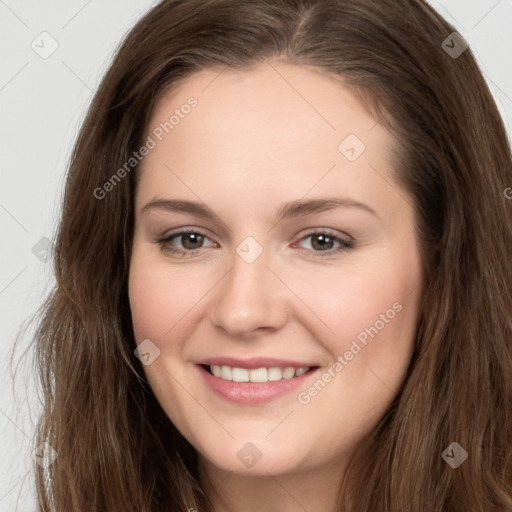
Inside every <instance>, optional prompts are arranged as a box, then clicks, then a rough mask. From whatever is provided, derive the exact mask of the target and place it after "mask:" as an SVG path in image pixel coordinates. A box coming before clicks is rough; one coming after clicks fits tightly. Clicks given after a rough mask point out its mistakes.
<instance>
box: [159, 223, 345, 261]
mask: <svg viewBox="0 0 512 512" xmlns="http://www.w3.org/2000/svg"><path fill="white" fill-rule="evenodd" d="M190 234H194V235H201V236H203V237H205V238H208V237H207V236H206V235H205V234H204V233H201V232H200V231H196V230H184V231H179V232H178V233H173V234H171V235H169V236H166V237H164V238H161V239H159V240H157V243H158V244H159V245H160V247H161V248H162V250H163V251H165V252H167V253H169V254H172V255H176V256H180V257H182V258H187V257H192V256H195V255H196V254H197V253H198V252H199V251H201V250H202V249H203V248H199V249H191V250H182V249H175V248H174V247H172V246H171V245H170V242H171V241H172V240H173V239H174V238H180V237H181V236H184V235H190ZM315 235H327V236H328V237H329V238H331V239H332V240H333V241H335V242H338V243H339V244H340V245H339V247H337V248H334V249H329V250H326V251H315V250H312V249H302V250H301V252H304V253H307V254H311V252H313V253H316V254H318V256H320V257H326V256H333V255H334V254H339V253H342V252H348V251H350V250H351V249H353V248H354V246H355V241H354V239H350V240H343V239H342V238H340V237H338V236H336V235H335V234H334V233H333V232H332V231H330V230H329V229H323V230H316V231H312V232H310V233H307V234H306V235H304V236H303V237H302V238H301V239H300V240H299V241H302V240H304V239H306V238H309V237H312V236H315Z"/></svg>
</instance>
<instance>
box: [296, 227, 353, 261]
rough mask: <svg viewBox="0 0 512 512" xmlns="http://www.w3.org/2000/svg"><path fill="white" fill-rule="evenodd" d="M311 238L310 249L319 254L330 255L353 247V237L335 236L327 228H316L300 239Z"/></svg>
mask: <svg viewBox="0 0 512 512" xmlns="http://www.w3.org/2000/svg"><path fill="white" fill-rule="evenodd" d="M307 239H311V243H310V244H309V245H310V246H311V250H308V251H307V252H308V253H311V251H313V252H315V253H319V254H318V255H319V256H332V255H333V254H337V253H340V252H347V251H349V250H351V249H353V248H354V245H355V242H354V239H353V238H347V239H346V240H344V239H343V238H340V237H338V236H336V235H335V234H334V233H332V232H331V231H329V230H326V229H323V230H316V231H313V232H311V233H309V234H307V235H306V236H304V237H302V238H301V240H307Z"/></svg>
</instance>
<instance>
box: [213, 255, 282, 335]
mask: <svg viewBox="0 0 512 512" xmlns="http://www.w3.org/2000/svg"><path fill="white" fill-rule="evenodd" d="M269 259H270V258H269V257H268V255H267V251H263V253H262V254H261V255H260V256H259V257H258V258H257V259H256V260H255V261H253V262H251V263H248V262H247V261H245V260H244V259H243V258H242V257H240V256H239V254H238V253H236V252H234V254H233V258H232V260H231V261H232V267H231V270H230V271H229V272H228V273H227V275H225V277H224V278H223V279H222V280H221V282H220V283H219V284H218V285H217V286H216V287H215V288H214V300H213V306H212V307H211V309H210V320H211V322H212V323H213V324H214V325H215V326H217V327H218V328H221V329H222V330H224V331H225V332H226V333H228V334H229V335H230V336H232V337H237V338H246V337H250V336H253V335H254V334H256V333H270V332H274V331H276V330H278V329H280V328H281V327H282V326H283V325H284V324H285V323H286V322H287V320H288V316H289V308H288V304H287V295H286V287H285V286H284V285H283V282H282V281H281V280H280V279H279V278H278V277H277V276H276V274H278V272H276V270H274V269H272V270H271V269H270V268H269V266H270V267H271V268H272V266H273V265H269V263H270V262H269Z"/></svg>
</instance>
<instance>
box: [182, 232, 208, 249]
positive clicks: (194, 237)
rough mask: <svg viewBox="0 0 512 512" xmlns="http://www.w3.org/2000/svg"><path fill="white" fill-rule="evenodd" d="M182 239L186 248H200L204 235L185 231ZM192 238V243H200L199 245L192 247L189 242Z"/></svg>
mask: <svg viewBox="0 0 512 512" xmlns="http://www.w3.org/2000/svg"><path fill="white" fill-rule="evenodd" d="M182 240H183V241H182V244H183V247H185V249H199V248H200V247H201V244H202V242H203V235H200V234H199V233H185V234H184V235H182ZM190 240H191V241H192V245H193V244H198V247H195V246H192V247H190V244H188V241H190Z"/></svg>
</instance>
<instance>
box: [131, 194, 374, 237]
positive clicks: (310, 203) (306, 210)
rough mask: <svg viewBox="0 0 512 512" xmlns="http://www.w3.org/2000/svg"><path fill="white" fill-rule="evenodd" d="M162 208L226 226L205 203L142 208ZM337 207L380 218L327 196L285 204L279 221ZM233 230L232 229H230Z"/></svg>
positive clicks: (167, 202) (160, 202) (169, 202)
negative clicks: (355, 209)
mask: <svg viewBox="0 0 512 512" xmlns="http://www.w3.org/2000/svg"><path fill="white" fill-rule="evenodd" d="M155 208H156V209H161V210H167V211H171V212H177V213H190V214H193V215H196V216H198V217H201V218H203V219H206V220H217V221H218V222H220V223H221V224H223V225H224V226H225V223H224V222H223V221H222V220H221V219H220V217H219V216H218V215H217V214H215V213H214V212H213V211H212V210H211V209H210V208H208V206H206V205H205V204H201V203H197V202H194V201H186V200H181V199H158V198H156V199H153V200H151V201H150V202H149V203H147V204H146V205H145V206H144V207H143V208H142V209H141V214H143V213H145V212H147V211H149V210H151V209H155ZM335 208H358V209H360V210H363V211H365V212H367V213H370V214H371V215H373V216H375V217H377V218H380V216H379V214H378V213H377V212H376V211H375V210H374V209H373V208H370V207H369V206H368V205H367V204H364V203H361V202H359V201H355V200H354V199H351V198H349V197H325V198H319V199H307V200H304V199H302V200H300V199H299V200H296V201H291V202H289V203H285V204H283V205H282V206H281V207H280V208H279V209H278V211H277V214H276V219H277V221H278V222H280V221H282V220H284V219H288V218H298V217H305V216H307V215H313V214H315V213H321V212H324V211H328V210H333V209H335ZM229 231H231V230H229Z"/></svg>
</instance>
